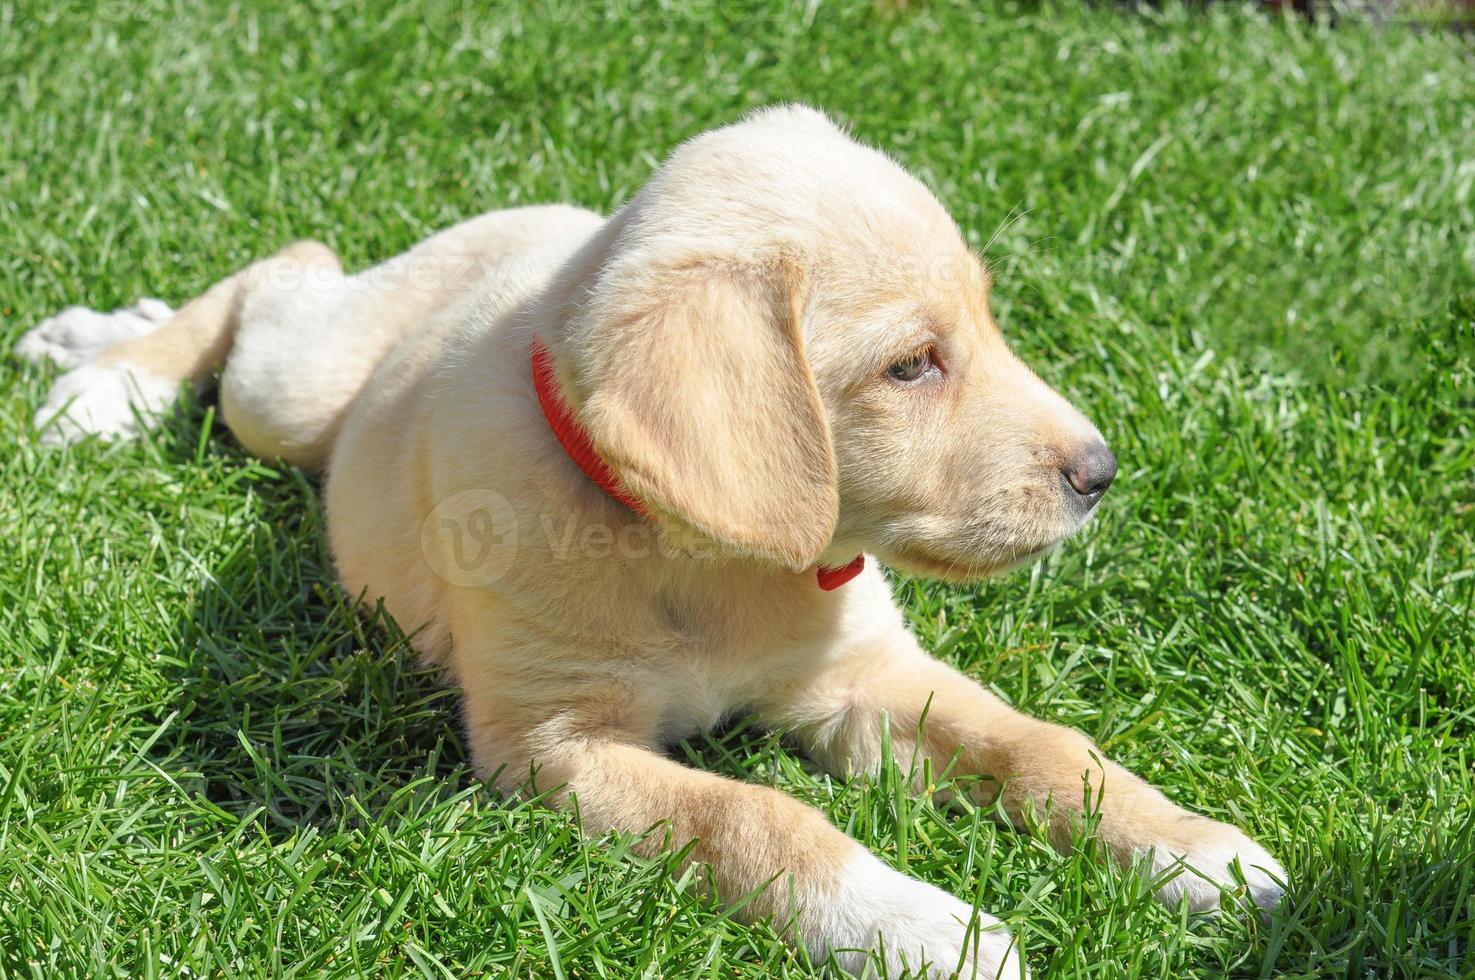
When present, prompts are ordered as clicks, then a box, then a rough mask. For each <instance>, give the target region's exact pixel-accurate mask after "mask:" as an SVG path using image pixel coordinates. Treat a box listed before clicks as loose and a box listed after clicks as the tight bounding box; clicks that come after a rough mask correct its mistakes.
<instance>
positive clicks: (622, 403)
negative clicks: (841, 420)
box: [576, 259, 839, 569]
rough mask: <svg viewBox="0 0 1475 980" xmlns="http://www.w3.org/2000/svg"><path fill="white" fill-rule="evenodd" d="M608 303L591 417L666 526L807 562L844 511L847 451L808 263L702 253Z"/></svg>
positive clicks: (584, 413) (619, 467) (596, 329)
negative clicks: (840, 468)
mask: <svg viewBox="0 0 1475 980" xmlns="http://www.w3.org/2000/svg"><path fill="white" fill-rule="evenodd" d="M640 278H641V280H642V284H641V286H640V287H638V288H632V287H634V284H633V283H627V284H626V287H625V288H622V289H621V290H620V293H621V295H620V297H619V302H618V303H608V302H606V303H602V304H599V305H600V306H601V307H602V309H600V310H599V311H598V312H596V314H595V316H596V318H597V321H598V322H597V325H594V324H590V326H593V329H592V330H586V331H585V332H584V336H583V337H581V338H580V340H582V343H580V344H579V347H580V348H582V349H581V350H580V351H579V354H578V355H577V357H576V359H577V361H578V362H579V368H580V369H579V370H578V371H577V373H578V375H579V376H580V381H581V382H582V384H581V387H582V388H583V391H584V396H585V397H584V399H583V404H582V405H581V406H580V409H579V414H580V417H581V419H582V421H583V423H584V425H585V426H586V427H587V429H588V432H589V435H590V438H591V440H592V441H593V443H594V447H595V449H596V450H597V451H598V452H599V453H600V455H601V456H602V457H603V458H604V460H605V461H606V462H607V463H608V464H609V465H610V466H611V468H612V469H613V470H614V472H615V473H616V475H618V477H619V478H620V480H621V482H622V483H623V484H624V486H625V488H626V489H628V490H629V491H631V492H632V493H633V494H634V495H635V496H636V497H637V498H638V499H640V500H641V501H642V502H643V503H644V504H645V505H646V506H647V507H648V508H649V509H650V510H651V511H652V512H653V513H655V514H656V515H657V516H658V517H659V518H661V519H663V520H664V521H666V522H671V521H674V522H676V523H678V524H679V525H684V528H685V529H688V530H690V531H695V532H697V533H698V534H699V535H701V536H702V537H705V538H708V539H710V540H712V541H714V542H716V543H718V544H719V545H721V546H723V547H724V548H727V549H733V550H736V551H738V552H741V553H745V554H751V555H755V556H758V557H762V558H765V559H768V560H771V561H775V562H778V563H780V564H783V565H786V566H788V567H791V568H795V569H801V568H805V567H807V566H809V565H812V564H814V563H815V562H816V561H817V559H818V558H819V555H820V552H821V551H823V550H824V548H825V546H826V545H828V544H829V541H830V538H831V536H832V535H833V534H834V531H835V524H836V521H837V520H838V518H839V491H838V488H837V485H836V476H835V454H834V449H833V447H832V446H831V443H830V433H829V426H828V424H827V422H826V418H825V411H824V406H823V405H822V403H821V401H820V396H819V391H818V389H817V388H816V387H815V382H814V376H813V374H812V373H811V371H810V367H809V362H808V360H807V358H806V357H805V354H804V345H803V339H802V335H801V333H802V331H801V319H802V311H803V304H804V302H805V298H806V293H807V289H806V277H805V275H804V271H803V269H802V268H801V267H800V266H799V265H798V263H797V262H795V261H793V260H790V259H774V260H773V261H771V262H768V263H765V264H763V265H762V266H761V267H756V268H755V267H752V266H741V267H734V266H732V265H731V264H724V263H720V262H717V261H715V260H714V261H712V262H704V261H701V260H693V261H690V262H686V263H683V264H681V265H679V266H677V267H672V266H669V265H668V266H666V268H664V269H663V270H660V271H659V272H647V273H646V274H645V275H643V276H641V277H640Z"/></svg>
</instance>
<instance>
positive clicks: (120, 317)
mask: <svg viewBox="0 0 1475 980" xmlns="http://www.w3.org/2000/svg"><path fill="white" fill-rule="evenodd" d="M173 315H174V311H173V310H171V309H170V308H169V306H168V304H166V303H164V302H162V301H161V300H157V299H148V298H144V299H141V300H139V301H138V302H137V303H134V304H133V306H131V307H129V308H128V309H125V310H114V311H112V312H111V313H100V312H98V311H97V310H89V309H87V308H86V307H83V306H71V307H68V308H67V309H65V310H62V311H61V312H60V313H58V314H56V316H53V317H51V318H49V319H46V320H42V321H41V322H40V323H38V324H37V325H36V326H34V327H32V328H31V329H30V330H27V331H26V332H25V334H24V335H23V336H22V337H21V339H20V340H18V341H16V344H15V352H16V354H18V355H20V356H21V357H24V358H26V359H28V360H32V361H43V360H50V361H53V362H55V363H56V365H57V366H58V367H63V368H74V367H77V366H79V365H82V364H86V363H87V362H88V361H91V360H93V359H94V358H96V357H97V355H99V354H101V353H102V352H103V351H105V350H107V349H108V348H109V347H112V346H113V345H115V344H121V343H122V342H123V341H125V340H132V339H134V338H135V337H141V336H143V335H144V334H146V333H151V332H153V331H154V330H156V329H157V328H158V327H160V326H161V325H162V324H163V323H164V322H165V321H166V320H168V319H169V318H170V317H172V316H173Z"/></svg>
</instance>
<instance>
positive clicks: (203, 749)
mask: <svg viewBox="0 0 1475 980" xmlns="http://www.w3.org/2000/svg"><path fill="white" fill-rule="evenodd" d="M205 418H206V414H205V411H204V409H203V408H202V407H200V406H198V405H190V406H187V407H186V408H185V409H184V410H182V411H180V412H178V413H176V414H175V415H174V416H172V417H171V418H170V420H169V421H168V422H167V424H166V425H165V427H164V429H163V431H162V432H161V433H160V434H159V436H158V439H157V443H156V444H157V445H158V446H159V448H160V451H161V453H162V454H163V457H164V459H165V460H166V461H167V462H168V463H170V464H173V465H178V466H180V467H187V468H194V467H196V466H197V461H198V460H199V458H200V452H201V449H202V447H203V448H204V449H206V450H208V452H209V454H210V456H211V457H212V458H216V459H219V458H224V459H225V461H226V462H227V464H228V465H227V467H226V469H227V470H229V471H233V472H231V473H230V475H231V477H236V476H238V475H239V477H240V483H241V484H242V486H241V487H240V491H239V492H240V499H241V500H242V502H243V503H247V502H248V501H249V503H248V504H247V506H248V513H249V516H248V518H247V519H245V520H242V521H241V525H242V527H241V534H240V537H239V539H238V540H237V541H236V542H235V543H234V546H233V547H232V548H231V550H230V551H229V553H228V554H227V555H226V557H225V558H224V560H220V561H217V562H216V563H215V564H214V566H213V567H210V568H207V569H202V574H201V578H202V586H201V589H200V591H199V593H198V595H197V596H196V597H195V600H194V602H193V603H192V604H191V605H190V606H189V607H188V608H186V609H182V610H179V618H178V620H177V622H176V627H175V629H174V630H173V632H174V634H175V635H176V636H177V638H178V643H177V646H176V647H175V649H174V650H172V651H166V652H165V655H164V661H165V663H166V664H167V669H168V670H169V671H170V672H171V673H172V675H173V676H174V679H175V680H176V682H177V685H178V687H179V689H180V690H181V692H182V698H181V702H180V704H179V705H178V707H177V710H178V712H179V718H178V721H177V725H178V726H179V729H180V730H181V731H182V732H184V733H185V734H184V735H183V736H182V737H181V739H180V740H179V741H176V742H174V743H173V744H172V746H170V747H160V748H158V749H156V752H164V751H168V752H169V754H170V769H171V770H173V771H176V772H177V771H179V770H180V769H181V768H183V769H184V770H185V772H186V775H185V776H183V777H182V778H180V779H179V782H180V784H181V786H182V787H183V788H185V789H186V790H187V791H191V792H195V793H198V794H199V795H200V796H202V797H204V798H206V799H208V800H210V801H211V802H212V803H214V804H216V805H217V806H219V807H221V808H222V809H225V810H227V811H229V812H232V813H236V814H240V815H242V816H244V815H245V814H248V813H250V812H252V811H255V810H257V809H261V810H262V811H263V813H264V817H265V822H266V823H267V824H268V825H269V826H272V827H276V828H279V829H280V830H282V831H283V832H284V833H287V834H290V833H291V832H293V831H295V830H296V829H298V828H301V827H304V826H307V825H320V826H321V825H329V824H331V825H335V826H337V825H340V824H342V823H344V822H348V823H352V822H353V821H354V820H355V816H356V814H357V811H358V809H359V808H362V811H363V812H365V813H367V814H369V815H373V814H375V813H376V809H377V808H378V807H379V806H380V805H381V803H382V802H383V801H384V800H387V799H388V798H389V797H390V796H391V795H393V794H394V793H396V792H397V791H399V790H400V789H402V788H403V787H404V786H405V785H406V784H408V783H410V782H412V781H414V780H416V779H417V778H422V777H425V776H432V777H434V779H433V782H434V783H435V784H437V785H439V786H440V787H442V791H443V792H444V794H445V795H447V796H450V795H453V794H455V793H457V792H459V791H461V790H463V789H465V788H466V787H467V786H468V785H470V784H471V783H473V782H474V777H473V776H472V774H471V772H470V765H469V758H468V755H467V751H466V748H465V745H464V743H463V741H462V739H461V728H460V722H459V713H458V710H457V704H458V691H457V690H456V689H455V688H454V687H451V686H448V685H447V684H446V683H445V678H444V677H443V675H441V673H440V672H439V671H437V670H434V669H431V668H428V667H426V666H425V665H423V664H421V663H419V662H418V659H417V655H416V653H415V651H414V650H413V648H412V647H411V645H410V643H409V641H408V639H407V637H406V636H405V634H404V633H403V632H402V631H401V630H400V629H399V628H398V627H397V626H396V624H395V623H394V622H393V621H392V620H391V619H390V618H389V617H388V616H387V615H385V614H383V612H382V610H381V611H378V612H374V613H370V614H368V615H364V614H362V613H361V612H360V611H359V610H358V609H357V608H356V606H355V603H354V601H353V600H352V599H351V598H350V597H348V596H346V595H344V593H343V592H342V591H341V590H340V589H339V588H338V586H337V585H336V584H335V581H334V576H333V571H332V564H331V561H330V559H329V555H328V551H327V543H326V535H325V526H324V521H323V510H322V505H321V502H320V499H319V495H318V487H317V484H316V481H314V480H312V479H311V478H309V477H308V476H306V475H305V474H303V473H302V472H301V471H297V470H294V469H292V468H289V467H285V466H267V465H265V464H261V463H258V462H256V461H255V460H254V459H252V458H251V457H249V456H248V455H247V454H246V453H245V452H244V451H243V450H242V449H240V447H239V446H237V445H236V444H235V442H234V440H233V439H232V438H231V437H230V435H229V433H228V432H226V431H224V429H223V427H222V426H220V425H219V424H216V425H215V426H214V427H213V428H212V431H211V432H210V433H209V435H208V436H207V437H205V438H203V439H202V432H203V431H204V430H203V425H204V422H205ZM242 469H244V471H245V472H244V474H241V473H240V470H242Z"/></svg>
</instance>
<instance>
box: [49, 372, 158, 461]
mask: <svg viewBox="0 0 1475 980" xmlns="http://www.w3.org/2000/svg"><path fill="white" fill-rule="evenodd" d="M178 392H179V381H177V380H176V379H174V378H163V377H160V376H158V375H156V374H150V373H149V372H147V371H144V370H142V369H140V368H132V367H128V366H126V365H120V364H83V365H82V366H81V367H78V368H73V369H72V370H70V371H68V372H67V373H66V374H63V375H62V376H61V377H59V378H57V379H56V383H55V384H54V385H52V386H51V391H50V393H48V394H47V396H46V403H45V404H44V405H42V406H41V408H40V409H39V410H38V411H37V412H36V428H37V429H40V430H42V432H41V441H42V442H43V443H49V444H52V445H57V444H61V443H67V442H76V441H77V440H79V439H85V438H86V437H87V436H90V435H96V436H101V437H102V438H104V439H127V438H129V437H131V436H133V435H136V434H137V432H138V417H139V416H141V417H142V418H143V419H144V421H145V422H148V421H152V420H153V419H157V418H158V417H159V416H160V415H162V414H163V413H164V412H165V411H166V410H167V409H168V408H169V406H170V405H171V404H173V402H174V396H175V395H176V394H177V393H178ZM135 413H136V414H135Z"/></svg>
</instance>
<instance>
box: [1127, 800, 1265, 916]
mask: <svg viewBox="0 0 1475 980" xmlns="http://www.w3.org/2000/svg"><path fill="white" fill-rule="evenodd" d="M1146 850H1147V851H1148V852H1150V859H1149V866H1150V868H1151V870H1152V872H1153V874H1154V876H1155V877H1163V876H1169V875H1171V876H1172V877H1171V878H1170V879H1169V880H1167V881H1165V882H1164V883H1163V884H1162V886H1161V887H1159V888H1158V892H1157V894H1158V898H1160V899H1161V900H1162V901H1163V902H1165V903H1167V904H1168V905H1176V904H1178V902H1179V901H1180V900H1181V899H1183V898H1184V897H1185V896H1186V897H1187V898H1188V907H1189V908H1190V909H1192V910H1193V911H1195V912H1206V911H1211V910H1213V909H1215V908H1218V907H1219V906H1220V904H1221V902H1222V903H1223V904H1225V905H1228V904H1231V903H1233V902H1236V901H1245V900H1247V901H1249V902H1250V903H1251V904H1252V905H1254V906H1255V907H1256V908H1258V909H1260V910H1262V911H1264V912H1269V911H1271V910H1272V909H1274V908H1275V907H1276V906H1277V905H1279V904H1280V899H1281V896H1282V895H1284V894H1285V883H1286V873H1285V869H1284V868H1282V867H1281V865H1280V862H1279V861H1277V860H1275V858H1273V857H1271V856H1270V852H1268V851H1266V850H1265V848H1263V847H1261V846H1260V845H1259V844H1256V843H1255V842H1254V841H1252V840H1250V838H1249V837H1248V836H1246V835H1245V833H1244V831H1242V830H1240V829H1239V828H1238V827H1234V826H1231V825H1229V824H1226V823H1219V822H1218V821H1217V820H1210V819H1208V818H1206V817H1199V816H1190V817H1186V818H1185V819H1184V820H1183V822H1182V823H1181V824H1180V825H1179V827H1178V828H1177V832H1176V833H1174V834H1173V835H1172V839H1171V840H1169V841H1166V842H1162V843H1158V844H1154V845H1153V846H1152V847H1151V848H1148V849H1146ZM1143 856H1146V855H1143ZM1236 865H1237V866H1238V868H1239V872H1240V873H1239V875H1236V874H1235V872H1234V868H1235V866H1236ZM1240 878H1243V884H1241V882H1240Z"/></svg>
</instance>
